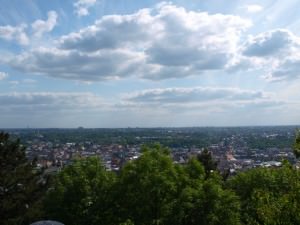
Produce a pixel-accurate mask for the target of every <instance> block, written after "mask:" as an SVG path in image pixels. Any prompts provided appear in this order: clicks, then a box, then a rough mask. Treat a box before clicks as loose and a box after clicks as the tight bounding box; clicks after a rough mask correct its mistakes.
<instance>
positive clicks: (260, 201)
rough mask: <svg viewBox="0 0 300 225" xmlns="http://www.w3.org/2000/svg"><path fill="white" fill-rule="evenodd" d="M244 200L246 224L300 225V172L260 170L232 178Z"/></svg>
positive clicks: (233, 186)
mask: <svg viewBox="0 0 300 225" xmlns="http://www.w3.org/2000/svg"><path fill="white" fill-rule="evenodd" d="M228 185H229V186H230V187H231V188H232V189H233V190H234V191H235V192H236V193H237V195H238V196H239V197H240V201H241V207H242V221H243V222H244V223H245V224H300V215H299V206H300V173H299V171H298V170H296V169H294V168H292V167H291V165H289V164H288V163H287V162H285V164H284V166H283V167H282V168H277V169H272V168H257V169H252V170H249V171H247V172H244V173H240V174H238V175H237V176H235V177H233V178H232V179H230V181H229V183H228Z"/></svg>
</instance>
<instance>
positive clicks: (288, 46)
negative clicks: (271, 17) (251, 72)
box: [242, 29, 300, 81]
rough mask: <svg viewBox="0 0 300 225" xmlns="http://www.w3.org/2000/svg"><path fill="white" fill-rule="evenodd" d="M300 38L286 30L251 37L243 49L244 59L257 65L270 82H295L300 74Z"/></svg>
mask: <svg viewBox="0 0 300 225" xmlns="http://www.w3.org/2000/svg"><path fill="white" fill-rule="evenodd" d="M299 52H300V37H299V36H296V35H295V34H293V33H292V32H290V31H288V30H286V29H276V30H271V31H267V32H264V33H261V34H258V35H257V36H254V37H250V38H249V40H248V41H247V42H246V44H244V46H243V47H242V54H243V58H244V59H245V60H246V61H247V60H248V61H249V62H257V63H256V64H257V65H260V67H261V68H262V69H263V70H264V71H265V73H266V74H267V75H266V76H264V77H265V78H266V79H267V80H269V81H283V80H293V79H297V78H299V77H300V76H299V72H300V66H299V65H300V63H299V62H300V54H299Z"/></svg>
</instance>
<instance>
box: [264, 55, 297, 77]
mask: <svg viewBox="0 0 300 225" xmlns="http://www.w3.org/2000/svg"><path fill="white" fill-rule="evenodd" d="M266 78H267V79H269V80H270V81H289V80H295V79H297V78H300V57H299V58H288V59H286V60H284V61H283V62H282V63H280V64H279V65H278V66H276V67H275V68H273V69H272V70H271V72H270V73H269V74H268V75H267V76H266Z"/></svg>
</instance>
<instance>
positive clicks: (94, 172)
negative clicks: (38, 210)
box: [45, 157, 115, 225]
mask: <svg viewBox="0 0 300 225" xmlns="http://www.w3.org/2000/svg"><path fill="white" fill-rule="evenodd" d="M114 182H115V176H114V174H112V173H110V172H107V171H105V169H104V167H103V165H102V164H101V161H100V160H99V158H96V157H91V158H86V159H83V160H76V161H75V162H74V163H73V164H72V165H70V166H68V167H66V168H65V169H64V170H63V171H61V172H60V173H59V174H58V175H57V177H56V178H55V183H54V185H53V187H52V189H50V190H49V193H48V195H47V198H46V200H45V210H46V212H47V216H48V217H49V219H55V220H58V221H61V222H63V223H65V224H72V225H79V224H99V225H100V224H111V223H112V222H113V215H112V211H111V209H113V208H114V207H115V206H114V203H113V200H112V199H111V197H112V196H111V194H110V190H111V188H112V186H113V184H114Z"/></svg>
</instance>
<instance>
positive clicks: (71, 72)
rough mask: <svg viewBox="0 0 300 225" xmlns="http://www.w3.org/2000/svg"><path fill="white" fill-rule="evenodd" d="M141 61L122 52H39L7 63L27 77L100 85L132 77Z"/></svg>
mask: <svg viewBox="0 0 300 225" xmlns="http://www.w3.org/2000/svg"><path fill="white" fill-rule="evenodd" d="M143 60H144V56H143V54H141V53H135V52H131V51H129V50H126V49H124V50H122V49H117V50H114V51H112V50H104V51H100V52H93V53H83V52H79V51H76V50H71V51H67V50H60V49H49V48H40V49H36V50H33V51H31V52H27V53H24V54H21V55H19V56H18V57H16V58H14V59H13V60H12V61H11V65H12V66H13V67H14V68H16V69H20V70H22V71H25V72H28V73H34V74H42V75H47V76H50V77H55V78H63V79H71V80H81V81H101V80H107V79H118V78H123V77H126V76H130V75H132V74H135V73H137V71H138V69H139V66H140V65H141V64H142V63H143Z"/></svg>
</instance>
